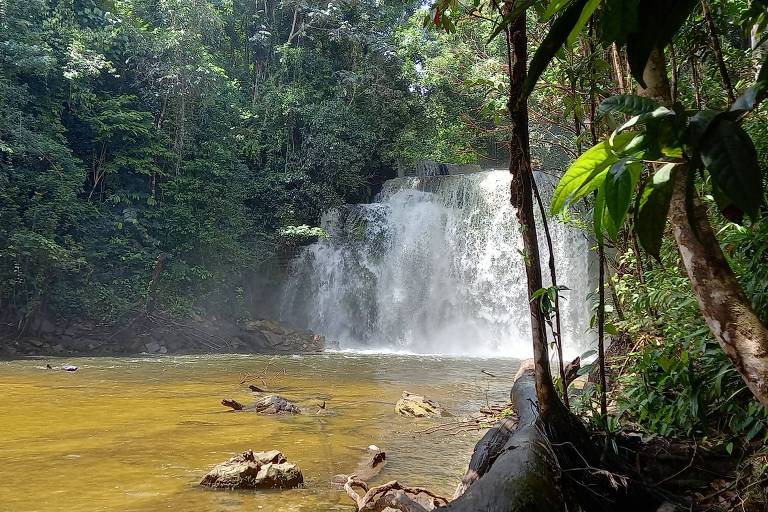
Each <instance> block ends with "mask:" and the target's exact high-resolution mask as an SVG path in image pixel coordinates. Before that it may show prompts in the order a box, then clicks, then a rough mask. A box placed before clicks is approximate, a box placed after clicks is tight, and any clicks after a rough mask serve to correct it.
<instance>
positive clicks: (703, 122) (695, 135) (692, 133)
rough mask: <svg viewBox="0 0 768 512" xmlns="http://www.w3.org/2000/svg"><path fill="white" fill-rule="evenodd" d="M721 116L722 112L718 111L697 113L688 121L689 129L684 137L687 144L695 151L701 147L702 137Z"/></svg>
mask: <svg viewBox="0 0 768 512" xmlns="http://www.w3.org/2000/svg"><path fill="white" fill-rule="evenodd" d="M719 114H720V112H718V111H716V110H700V111H698V112H696V114H695V115H694V116H693V117H691V119H690V120H689V121H688V127H687V128H686V130H685V136H684V140H685V143H686V144H687V145H688V146H690V147H692V148H694V150H695V148H696V147H698V146H699V143H700V141H701V137H702V136H703V135H704V133H705V132H706V131H707V128H709V125H710V124H711V123H712V121H714V120H715V118H716V117H717V116H718V115H719Z"/></svg>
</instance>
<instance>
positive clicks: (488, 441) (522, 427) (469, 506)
mask: <svg viewBox="0 0 768 512" xmlns="http://www.w3.org/2000/svg"><path fill="white" fill-rule="evenodd" d="M511 399H512V403H513V405H514V408H515V410H516V411H517V414H518V424H517V428H516V429H515V430H514V431H512V429H513V428H514V425H512V424H511V423H510V421H509V420H504V421H502V422H500V423H499V425H497V426H496V427H495V429H494V430H491V431H489V432H488V433H487V434H486V435H485V436H484V437H483V438H482V439H481V440H480V442H479V443H478V445H477V446H476V448H475V453H474V454H473V456H472V460H471V462H470V468H469V470H468V471H467V474H465V475H464V478H463V479H462V484H461V486H460V488H459V489H457V493H456V494H457V498H456V499H455V500H454V501H452V502H450V503H448V504H447V505H445V506H444V507H440V508H439V509H437V510H445V511H456V512H464V511H466V512H476V511H480V510H482V511H484V512H496V511H499V512H501V511H503V512H515V511H534V510H541V511H547V512H557V511H562V510H565V502H564V498H563V494H562V492H561V485H560V471H559V466H558V463H557V460H556V458H555V456H554V453H553V451H552V447H551V446H550V444H549V441H548V440H547V437H546V435H545V434H544V431H543V429H542V428H541V426H540V425H539V414H538V402H537V400H536V389H535V383H534V375H533V371H532V370H531V369H529V368H528V369H524V370H523V371H522V372H519V373H518V376H517V378H516V379H515V383H514V385H513V387H512V393H511ZM460 491H461V492H460Z"/></svg>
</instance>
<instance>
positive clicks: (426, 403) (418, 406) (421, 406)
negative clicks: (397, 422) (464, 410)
mask: <svg viewBox="0 0 768 512" xmlns="http://www.w3.org/2000/svg"><path fill="white" fill-rule="evenodd" d="M395 412H396V413H397V414H401V415H403V416H408V417H412V418H431V417H435V416H445V412H444V411H443V408H442V407H440V404H438V403H437V402H435V401H434V400H430V399H428V398H426V397H423V396H421V395H414V394H413V393H409V392H408V391H403V396H402V397H400V400H398V401H397V403H396V404H395Z"/></svg>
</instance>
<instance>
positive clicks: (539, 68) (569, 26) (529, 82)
mask: <svg viewBox="0 0 768 512" xmlns="http://www.w3.org/2000/svg"><path fill="white" fill-rule="evenodd" d="M586 4H587V0H576V1H575V2H574V3H572V4H571V5H569V6H568V8H567V9H566V10H565V12H564V13H563V14H561V15H560V16H559V17H558V18H557V19H556V20H555V21H554V23H552V27H551V28H550V29H549V32H548V33H547V35H546V37H544V41H542V42H541V44H540V45H539V47H538V48H536V53H534V54H533V58H532V59H531V64H530V65H529V66H528V75H527V76H526V77H525V83H524V84H523V91H522V97H521V98H520V100H521V101H524V100H525V99H527V98H528V96H530V94H531V92H532V91H533V88H534V87H535V86H536V82H537V81H538V80H539V77H540V76H541V74H542V73H543V72H544V70H545V69H546V68H547V66H548V65H549V63H550V61H552V59H553V58H554V56H555V54H556V53H557V51H558V50H559V49H560V48H561V47H562V46H563V44H564V43H565V41H566V39H567V38H568V34H570V33H571V30H573V27H575V26H576V23H577V22H578V21H579V17H580V16H581V12H582V10H584V7H585V5H586Z"/></svg>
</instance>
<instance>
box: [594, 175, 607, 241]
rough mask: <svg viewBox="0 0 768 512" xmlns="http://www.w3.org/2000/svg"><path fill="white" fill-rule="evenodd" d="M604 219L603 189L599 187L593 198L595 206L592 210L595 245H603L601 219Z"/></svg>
mask: <svg viewBox="0 0 768 512" xmlns="http://www.w3.org/2000/svg"><path fill="white" fill-rule="evenodd" d="M604 218H605V187H600V188H599V189H598V191H597V196H595V206H594V207H593V208H592V226H593V228H594V230H595V237H596V238H597V243H599V244H601V245H602V243H603V230H604V226H603V219H604Z"/></svg>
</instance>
